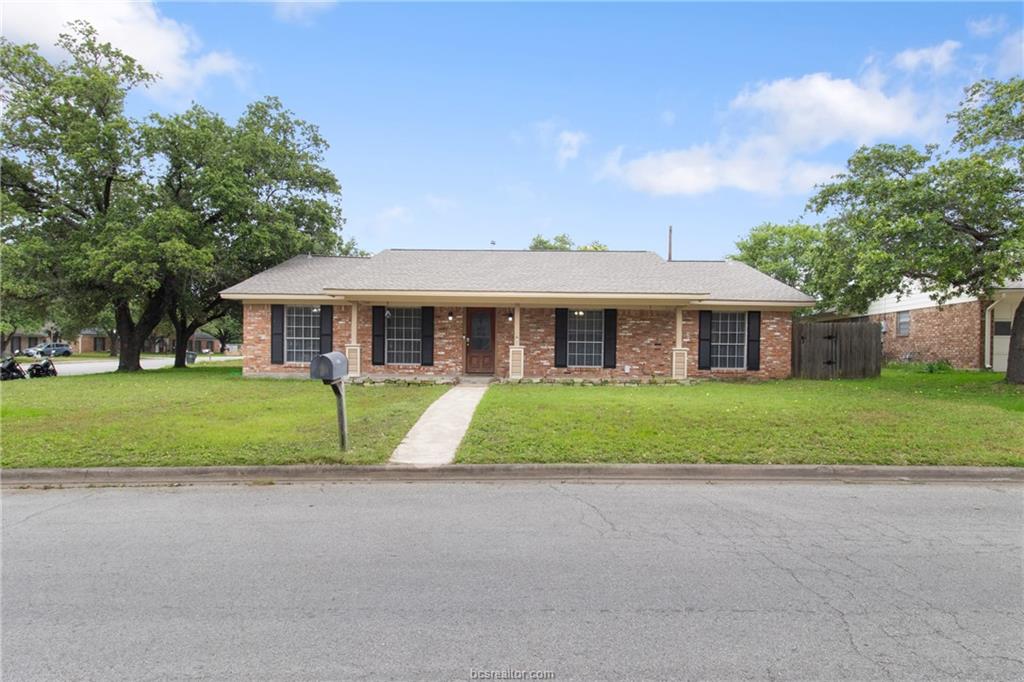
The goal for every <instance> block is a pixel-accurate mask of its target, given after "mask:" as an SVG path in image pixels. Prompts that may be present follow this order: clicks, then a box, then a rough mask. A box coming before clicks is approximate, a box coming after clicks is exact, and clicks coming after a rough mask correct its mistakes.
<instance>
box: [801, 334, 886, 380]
mask: <svg viewBox="0 0 1024 682" xmlns="http://www.w3.org/2000/svg"><path fill="white" fill-rule="evenodd" d="M881 372H882V325H881V324H879V323H878V322H796V323H794V324H793V376H795V377H799V378H801V379H861V378H864V377H877V376H878V375H879V374H881Z"/></svg>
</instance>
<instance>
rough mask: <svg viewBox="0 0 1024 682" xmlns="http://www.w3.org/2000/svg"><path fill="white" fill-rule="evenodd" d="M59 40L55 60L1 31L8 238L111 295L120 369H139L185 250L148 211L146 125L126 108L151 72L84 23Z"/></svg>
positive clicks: (96, 293) (63, 289)
mask: <svg viewBox="0 0 1024 682" xmlns="http://www.w3.org/2000/svg"><path fill="white" fill-rule="evenodd" d="M58 45H59V46H60V47H62V48H63V49H64V50H65V51H66V52H67V54H68V55H69V59H67V60H65V61H62V62H60V63H57V64H51V63H50V62H48V61H47V60H46V59H44V58H43V57H42V56H41V55H40V54H39V52H38V50H37V49H36V46H34V45H14V44H12V43H10V42H8V41H6V40H4V41H3V42H0V77H2V79H3V81H4V88H3V100H4V104H5V108H6V111H5V112H4V116H3V119H2V122H0V134H2V137H3V140H2V143H0V144H2V152H3V156H2V167H0V187H2V191H3V201H4V206H3V208H4V211H3V228H4V239H5V240H7V241H10V242H13V243H17V244H18V245H19V247H20V248H21V249H23V250H24V253H25V254H26V258H28V259H30V260H31V262H32V264H33V267H32V271H31V276H33V277H34V278H35V279H36V280H37V281H40V282H47V283H48V284H49V286H50V287H51V288H52V290H53V291H55V292H60V295H61V296H64V297H67V298H68V299H69V300H73V301H76V302H77V303H78V304H79V305H82V306H83V307H84V306H86V305H91V304H93V303H94V302H95V301H97V300H102V301H104V302H105V304H108V305H111V306H112V307H113V310H114V314H115V317H116V324H117V333H118V335H119V337H120V338H119V341H120V344H121V353H120V365H119V369H122V370H135V369H140V366H139V352H140V350H141V348H142V343H143V342H144V341H145V339H146V337H147V336H148V335H149V333H150V331H152V329H153V328H154V327H155V326H156V324H157V323H158V322H159V321H160V319H161V318H162V317H163V315H164V312H165V310H166V306H167V300H168V297H169V295H170V291H171V281H170V274H171V273H170V268H171V267H172V265H171V264H172V263H173V261H174V260H175V259H179V258H183V257H187V255H186V254H184V253H182V249H181V247H180V241H179V240H178V239H177V236H176V234H175V229H174V228H173V226H167V225H160V224H157V223H156V222H154V221H153V220H151V219H149V217H148V216H149V215H150V213H151V211H152V209H153V207H154V205H155V197H154V196H153V193H152V191H151V188H149V187H147V185H146V184H145V182H144V181H143V155H142V144H141V136H140V126H139V124H138V122H137V121H134V120H133V119H131V118H130V117H129V116H127V115H126V113H125V107H124V104H125V97H126V95H127V93H128V92H129V91H130V90H131V89H132V88H134V87H136V86H139V85H146V84H147V83H149V82H150V81H151V80H152V76H150V74H148V73H147V72H146V71H145V70H144V69H143V68H142V67H141V66H139V65H138V63H136V61H135V60H134V59H132V58H131V57H129V56H127V55H125V54H124V53H122V52H120V51H119V50H117V49H115V48H113V47H111V46H110V45H109V44H107V43H101V42H100V41H99V39H98V38H97V35H96V32H95V30H94V29H92V27H90V26H89V25H88V24H86V23H84V22H76V23H74V24H72V26H71V31H70V32H69V33H66V34H62V35H61V37H60V39H59V40H58Z"/></svg>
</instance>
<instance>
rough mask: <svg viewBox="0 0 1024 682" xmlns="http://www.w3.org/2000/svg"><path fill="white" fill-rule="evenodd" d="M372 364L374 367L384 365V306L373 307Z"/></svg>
mask: <svg viewBox="0 0 1024 682" xmlns="http://www.w3.org/2000/svg"><path fill="white" fill-rule="evenodd" d="M370 362H371V363H372V364H374V365H383V364H384V306H382V305H375V306H373V349H372V352H371V353H370Z"/></svg>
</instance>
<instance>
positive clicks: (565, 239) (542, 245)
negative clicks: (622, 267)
mask: <svg viewBox="0 0 1024 682" xmlns="http://www.w3.org/2000/svg"><path fill="white" fill-rule="evenodd" d="M529 249H530V251H607V250H608V247H607V246H606V245H604V244H602V243H601V242H599V241H597V240H594V241H592V242H590V243H589V244H579V245H577V244H576V242H574V241H573V240H572V237H570V236H569V235H567V234H565V233H564V232H563V233H562V234H556V235H555V236H554V237H552V238H551V239H548V238H547V237H545V236H544V235H541V234H538V235H537V236H535V237H534V238H533V239H532V240H531V241H530V247H529Z"/></svg>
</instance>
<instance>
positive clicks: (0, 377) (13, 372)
mask: <svg viewBox="0 0 1024 682" xmlns="http://www.w3.org/2000/svg"><path fill="white" fill-rule="evenodd" d="M13 379H28V374H26V373H25V370H24V369H22V367H21V365H19V364H18V361H17V360H15V359H14V356H13V355H12V356H11V357H9V358H7V359H6V360H4V361H3V362H2V363H0V381H11V380H13Z"/></svg>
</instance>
